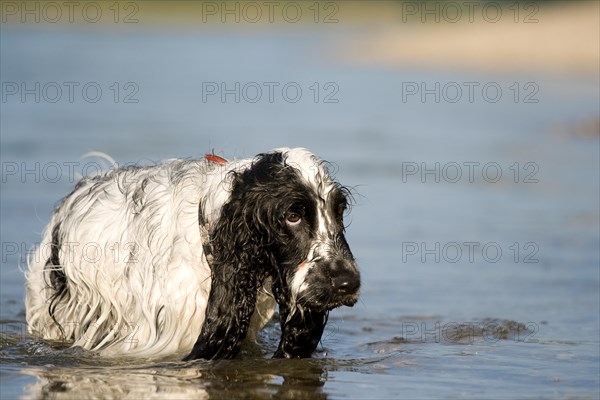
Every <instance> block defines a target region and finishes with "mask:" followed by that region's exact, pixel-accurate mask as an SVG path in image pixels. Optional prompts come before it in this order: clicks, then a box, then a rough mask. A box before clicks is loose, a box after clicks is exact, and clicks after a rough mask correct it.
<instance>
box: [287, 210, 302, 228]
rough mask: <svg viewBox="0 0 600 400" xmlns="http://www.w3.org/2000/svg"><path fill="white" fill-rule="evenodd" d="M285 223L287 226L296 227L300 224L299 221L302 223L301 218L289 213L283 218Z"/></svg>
mask: <svg viewBox="0 0 600 400" xmlns="http://www.w3.org/2000/svg"><path fill="white" fill-rule="evenodd" d="M285 221H286V222H287V223H288V224H289V225H298V224H299V223H300V221H302V216H301V215H300V214H298V213H295V212H291V213H289V214H288V215H287V217H286V218H285Z"/></svg>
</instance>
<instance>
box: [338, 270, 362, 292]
mask: <svg viewBox="0 0 600 400" xmlns="http://www.w3.org/2000/svg"><path fill="white" fill-rule="evenodd" d="M331 286H332V288H333V290H334V291H335V292H336V293H338V294H342V295H345V294H352V293H355V292H356V291H357V290H358V288H359V287H360V277H359V275H358V274H357V273H355V272H353V271H340V272H338V273H337V274H336V275H335V276H334V277H332V278H331Z"/></svg>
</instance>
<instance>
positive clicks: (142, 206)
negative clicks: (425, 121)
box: [26, 148, 360, 360]
mask: <svg viewBox="0 0 600 400" xmlns="http://www.w3.org/2000/svg"><path fill="white" fill-rule="evenodd" d="M349 197H350V194H349V192H348V190H347V189H345V188H344V187H343V186H341V185H339V184H338V183H336V182H335V181H333V180H332V177H331V175H330V173H329V172H328V170H327V168H326V164H325V163H324V162H322V161H320V160H319V159H318V158H316V157H315V156H314V155H313V154H311V153H310V152H309V151H307V150H305V149H288V148H283V149H276V150H274V151H273V152H270V153H265V154H260V155H258V156H256V157H255V158H253V159H244V160H238V161H231V162H228V161H226V160H224V159H222V158H220V157H217V156H214V155H209V156H207V157H206V158H205V159H200V160H172V161H168V162H165V163H161V164H158V165H155V166H150V167H129V168H123V169H112V170H110V171H108V172H106V173H104V174H101V175H98V176H93V177H87V178H84V179H82V180H81V181H80V182H79V183H78V184H77V186H76V187H75V189H74V190H73V192H72V193H71V194H69V195H68V196H67V197H65V198H64V199H63V200H62V201H61V202H60V203H59V204H58V206H57V207H56V210H55V211H54V214H53V215H52V219H51V221H50V224H49V225H48V227H47V229H46V232H45V234H44V237H43V240H42V243H41V244H40V246H39V248H38V249H37V251H36V253H34V254H33V256H32V257H31V259H30V260H29V271H28V273H27V294H26V307H27V321H28V324H29V330H30V332H32V333H33V334H37V335H39V336H41V337H42V338H44V339H50V340H61V341H67V342H69V343H72V344H73V346H81V347H83V348H85V349H89V350H94V351H98V352H100V353H101V354H104V355H126V356H139V357H156V356H164V355H169V354H181V355H182V356H183V355H187V356H186V357H185V359H186V360H189V359H196V358H203V359H217V358H232V357H235V355H236V354H237V353H238V351H239V349H240V345H241V343H242V341H243V340H244V339H245V338H246V336H250V333H252V334H255V333H256V331H257V330H258V329H260V328H262V327H263V326H264V325H265V324H266V323H267V322H268V321H269V319H270V318H271V317H272V316H273V313H274V308H275V302H277V304H278V305H279V313H280V319H281V330H282V335H281V341H280V343H279V347H278V349H277V351H276V353H275V357H287V358H296V357H309V356H310V355H311V354H312V352H313V351H314V350H315V348H316V346H317V344H318V342H319V340H320V338H321V335H322V333H323V328H324V326H325V323H326V322H327V315H328V312H329V311H330V310H332V309H334V308H336V307H339V306H342V305H347V306H352V305H354V303H356V301H357V299H358V296H359V287H360V276H359V271H358V268H357V265H356V262H355V260H354V257H353V256H352V253H351V251H350V248H349V247H348V244H347V242H346V239H345V237H344V222H343V217H344V213H345V211H346V209H347V207H348V201H349Z"/></svg>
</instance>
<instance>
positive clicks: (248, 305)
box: [197, 149, 360, 358]
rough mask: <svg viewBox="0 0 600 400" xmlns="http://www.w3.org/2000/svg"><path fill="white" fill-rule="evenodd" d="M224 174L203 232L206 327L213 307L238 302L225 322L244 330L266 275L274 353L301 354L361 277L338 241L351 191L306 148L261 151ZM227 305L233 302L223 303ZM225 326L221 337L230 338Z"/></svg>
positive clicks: (348, 300) (353, 295)
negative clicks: (214, 212) (208, 260)
mask: <svg viewBox="0 0 600 400" xmlns="http://www.w3.org/2000/svg"><path fill="white" fill-rule="evenodd" d="M231 174H232V175H231V177H230V179H231V195H230V198H229V199H228V201H227V202H226V203H225V204H224V205H223V206H222V208H221V210H220V216H219V218H218V221H217V223H216V224H215V226H214V227H213V228H212V229H211V233H210V237H211V243H212V252H213V253H214V261H213V262H212V265H211V268H212V270H213V271H212V272H213V286H212V289H211V298H210V299H209V305H208V310H207V317H206V321H205V327H206V326H207V324H210V323H215V322H216V321H215V320H216V319H217V318H223V315H221V316H219V317H217V316H216V315H215V316H213V315H212V311H213V310H214V309H215V306H218V307H217V308H223V307H231V308H237V309H238V311H239V307H240V305H241V308H242V309H243V311H242V312H237V314H236V315H235V316H230V317H229V318H230V319H231V318H233V320H234V325H236V332H237V331H239V330H240V329H239V328H241V330H242V331H244V329H247V325H248V323H249V318H250V316H251V314H252V312H253V308H254V303H255V298H256V297H255V296H256V290H257V288H258V287H259V286H260V285H261V284H262V283H263V281H264V279H265V278H266V277H271V278H272V282H273V293H274V296H275V299H276V300H277V302H278V304H279V310H280V317H281V322H282V331H283V334H282V341H281V343H280V348H279V350H278V352H277V353H276V356H279V357H305V356H308V355H310V353H312V351H313V350H314V348H315V347H316V345H317V343H318V341H319V339H320V337H321V334H322V331H323V326H324V324H325V321H326V318H327V312H328V311H329V310H331V309H333V308H336V307H339V306H342V305H347V306H352V305H354V304H355V303H356V301H357V300H358V296H359V288H360V274H359V271H358V266H357V264H356V262H355V260H354V257H353V255H352V252H351V251H350V248H349V246H348V243H347V242H346V239H345V236H344V232H345V225H344V215H345V213H346V212H347V210H348V207H349V204H350V200H351V195H350V192H349V190H348V189H346V188H345V187H343V186H341V185H340V184H338V183H337V182H335V181H334V180H333V179H332V177H331V174H330V172H329V171H328V169H327V164H326V163H324V162H323V161H320V160H319V159H317V158H316V157H315V156H314V155H312V154H311V153H310V152H308V151H307V150H305V149H278V150H275V151H274V152H271V153H266V154H260V155H258V156H257V157H256V158H255V159H254V160H253V161H252V162H251V163H250V164H248V165H246V166H245V167H244V168H241V169H239V170H235V169H234V170H232V172H231ZM215 285H217V286H219V287H217V286H215ZM221 287H225V288H226V287H229V292H225V291H224V290H225V289H222V288H221ZM219 293H221V294H219ZM227 301H229V302H232V304H229V305H228V306H227V305H225V304H222V302H227ZM213 303H221V304H216V305H214V304H213ZM225 317H226V316H225ZM228 324H229V325H228V326H227V327H226V328H225V327H224V328H223V329H225V331H224V332H221V335H224V336H227V335H230V334H232V333H233V332H232V328H231V323H229V322H228ZM208 329H210V328H208ZM223 329H222V330H223ZM203 331H204V328H203ZM243 335H245V331H244V333H243ZM201 336H202V335H201ZM201 339H202V337H201V338H199V339H198V342H200V341H201ZM198 344H199V343H197V345H198ZM234 347H235V349H232V350H233V351H234V352H235V351H237V350H236V348H237V347H238V343H237V342H236V343H234ZM230 354H231V352H225V353H222V354H221V355H219V353H217V354H211V357H208V358H214V357H221V356H225V357H228V356H230ZM201 357H202V356H201ZM204 358H207V357H204Z"/></svg>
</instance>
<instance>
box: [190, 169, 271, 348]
mask: <svg viewBox="0 0 600 400" xmlns="http://www.w3.org/2000/svg"><path fill="white" fill-rule="evenodd" d="M269 161H272V160H265V159H260V160H259V161H257V162H256V163H255V164H253V166H252V167H251V168H250V169H248V170H247V171H244V172H240V173H234V174H233V183H232V193H231V198H230V199H229V201H228V202H227V203H226V204H224V205H223V207H222V208H221V214H220V217H219V219H218V221H217V223H216V225H215V226H214V228H213V229H212V232H210V234H209V235H208V236H209V239H210V246H206V245H205V249H204V251H205V253H208V252H210V253H212V254H210V256H209V257H207V260H210V261H209V265H210V268H211V291H210V295H209V298H208V304H207V308H206V315H205V319H204V324H203V325H202V331H201V332H200V335H199V337H198V340H197V341H196V344H195V345H194V348H193V349H192V351H191V353H190V354H189V355H188V356H187V357H186V358H185V359H184V360H190V359H196V358H203V359H217V358H233V357H235V355H236V354H237V353H238V351H239V348H240V345H241V343H242V341H243V339H244V338H245V337H246V334H247V332H248V327H249V324H250V319H251V317H252V313H253V312H254V309H255V306H256V295H257V291H258V288H259V287H260V286H261V285H262V283H263V281H264V279H265V278H266V277H267V275H269V274H270V273H271V272H272V271H273V265H274V263H275V261H274V255H273V252H272V247H273V244H274V243H275V242H276V240H277V239H276V237H277V234H278V231H277V228H276V220H277V216H276V213H277V211H275V210H276V209H277V207H276V206H274V205H273V204H271V203H270V202H271V201H273V200H272V199H271V198H270V197H269V190H268V183H269V182H271V181H272V177H270V176H268V173H269V172H271V170H272V167H270V166H269V165H267V164H271V162H269ZM201 215H202V214H201V213H200V217H199V220H200V221H199V222H200V223H201V225H202V216H201Z"/></svg>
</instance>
